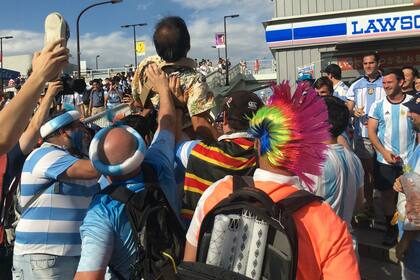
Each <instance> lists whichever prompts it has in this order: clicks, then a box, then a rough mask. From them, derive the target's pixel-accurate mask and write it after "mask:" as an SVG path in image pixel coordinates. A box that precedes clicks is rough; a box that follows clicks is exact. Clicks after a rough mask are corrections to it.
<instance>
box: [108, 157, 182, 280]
mask: <svg viewBox="0 0 420 280" xmlns="http://www.w3.org/2000/svg"><path fill="white" fill-rule="evenodd" d="M142 172H143V174H144V183H145V187H144V190H143V191H140V192H133V191H131V190H129V189H128V188H126V187H124V186H118V185H111V186H108V187H107V188H105V189H104V190H102V191H101V193H102V194H108V195H110V196H111V197H112V198H113V199H115V200H117V201H119V202H121V203H123V204H125V210H126V213H127V216H128V219H129V221H130V225H131V228H132V230H133V233H134V234H133V236H134V238H135V241H136V244H137V256H136V260H135V263H134V264H132V267H131V273H130V279H145V280H155V279H156V280H157V279H159V280H172V279H176V278H175V277H176V275H175V271H176V266H177V265H178V264H179V262H180V261H181V260H182V258H183V254H184V246H185V229H184V227H183V226H182V224H181V222H180V220H179V219H178V217H177V215H176V214H175V212H174V211H173V209H172V208H171V206H170V205H169V203H168V200H167V199H166V197H165V194H164V193H163V191H162V189H161V188H160V187H159V184H158V183H157V182H158V179H157V176H156V173H155V171H154V169H153V167H151V166H150V165H148V164H145V163H143V164H142ZM109 268H110V270H111V272H113V273H114V274H115V275H116V276H117V277H118V278H119V279H120V280H122V279H124V277H122V275H121V274H120V273H119V272H118V271H116V270H115V269H113V267H112V266H111V265H110V266H109Z"/></svg>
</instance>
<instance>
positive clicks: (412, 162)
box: [407, 145, 420, 175]
mask: <svg viewBox="0 0 420 280" xmlns="http://www.w3.org/2000/svg"><path fill="white" fill-rule="evenodd" d="M407 166H408V170H409V171H411V172H415V173H417V174H419V175H420V145H417V146H416V149H415V150H414V153H413V154H412V155H411V156H410V158H409V159H408V163H407Z"/></svg>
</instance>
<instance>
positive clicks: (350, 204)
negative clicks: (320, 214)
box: [311, 144, 364, 226]
mask: <svg viewBox="0 0 420 280" xmlns="http://www.w3.org/2000/svg"><path fill="white" fill-rule="evenodd" d="M311 178H312V179H314V180H315V185H314V186H315V194H316V195H319V196H321V197H323V198H324V199H325V201H326V202H327V203H328V204H329V205H330V206H331V208H332V209H333V210H334V211H335V212H336V214H337V215H338V216H340V217H341V218H342V219H343V220H344V221H345V222H346V223H347V225H348V226H350V222H351V218H352V215H353V210H354V207H355V204H356V198H357V192H358V191H359V189H360V188H361V187H363V183H364V171H363V166H362V163H361V162H360V160H359V158H358V157H357V156H356V154H355V153H353V152H352V151H350V150H348V149H346V148H344V147H343V146H342V145H341V144H331V145H328V149H327V151H326V160H325V162H324V164H323V166H322V174H321V176H318V177H315V176H313V177H311Z"/></svg>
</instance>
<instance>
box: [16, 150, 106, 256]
mask: <svg viewBox="0 0 420 280" xmlns="http://www.w3.org/2000/svg"><path fill="white" fill-rule="evenodd" d="M78 160H79V159H78V158H76V157H74V156H72V155H70V154H69V153H68V152H67V151H66V150H64V149H61V148H60V147H57V146H55V145H52V144H49V143H44V144H43V145H42V146H41V147H40V148H38V149H36V150H34V151H33V152H32V153H31V154H30V155H29V156H28V158H27V159H26V161H25V164H24V166H23V170H22V178H21V187H20V201H19V203H20V205H21V206H22V207H25V206H26V204H27V203H28V202H29V201H30V199H31V197H32V196H34V195H37V194H39V193H40V191H42V194H41V195H39V197H38V198H37V199H36V200H35V201H34V202H33V203H32V204H31V205H30V206H29V207H28V208H27V209H26V210H25V211H24V212H23V213H22V216H21V218H20V220H19V223H18V225H17V228H16V242H15V248H14V254H15V255H24V254H50V255H57V256H79V255H80V252H81V239H80V233H79V227H80V225H81V223H82V221H83V218H84V217H85V215H86V211H87V209H88V207H89V204H90V202H91V199H92V196H93V195H94V194H95V193H97V192H98V191H99V185H98V184H97V180H74V179H73V180H63V179H61V178H60V181H59V182H58V183H56V182H57V181H58V177H59V175H60V174H62V173H63V172H65V171H66V170H67V169H68V168H69V167H71V166H72V165H73V164H74V163H75V162H76V161H78Z"/></svg>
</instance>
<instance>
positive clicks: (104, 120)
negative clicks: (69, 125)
mask: <svg viewBox="0 0 420 280" xmlns="http://www.w3.org/2000/svg"><path fill="white" fill-rule="evenodd" d="M114 69H117V68H114ZM241 78H242V74H241V67H240V65H239V64H237V65H235V66H233V67H231V68H230V69H229V83H230V85H231V86H232V85H234V84H235V83H236V82H237V81H238V80H239V79H241ZM206 81H207V84H208V85H209V88H210V89H212V90H214V89H215V88H225V82H226V75H225V74H224V73H221V72H219V71H214V72H212V73H210V74H208V75H207V76H206ZM221 91H223V90H221ZM109 111H111V114H112V115H118V114H123V115H124V116H127V115H129V114H131V108H130V106H129V105H128V104H120V105H118V106H116V107H114V108H112V109H109ZM107 114H109V112H101V113H98V114H96V115H94V116H91V117H89V118H86V119H85V120H84V121H83V123H84V124H86V125H88V126H90V125H91V124H96V125H98V126H100V127H107V126H109V125H111V122H110V121H109V120H108V117H107Z"/></svg>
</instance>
